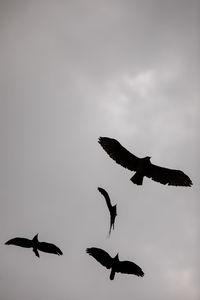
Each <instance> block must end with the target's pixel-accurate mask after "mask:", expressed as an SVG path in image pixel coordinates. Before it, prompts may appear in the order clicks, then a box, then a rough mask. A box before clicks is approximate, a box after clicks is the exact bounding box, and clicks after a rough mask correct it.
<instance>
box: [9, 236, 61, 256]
mask: <svg viewBox="0 0 200 300" xmlns="http://www.w3.org/2000/svg"><path fill="white" fill-rule="evenodd" d="M5 245H15V246H19V247H24V248H33V252H34V253H35V255H36V256H37V257H40V255H39V252H38V250H40V251H43V252H47V253H53V254H57V255H62V254H63V253H62V251H61V250H60V249H59V248H58V247H57V246H56V245H54V244H50V243H45V242H39V241H38V234H36V235H35V236H34V238H33V239H32V240H29V239H27V238H20V237H16V238H14V239H11V240H9V241H7V242H6V243H5Z"/></svg>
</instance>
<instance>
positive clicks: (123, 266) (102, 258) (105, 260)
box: [86, 247, 144, 280]
mask: <svg viewBox="0 0 200 300" xmlns="http://www.w3.org/2000/svg"><path fill="white" fill-rule="evenodd" d="M86 252H87V253H88V254H89V255H91V256H93V257H94V258H95V259H96V260H97V261H98V262H99V263H100V264H102V265H103V266H104V267H106V268H107V269H111V273H110V280H113V279H114V277H115V273H124V274H133V275H136V276H139V277H143V276H144V272H143V271H142V269H141V268H140V267H139V266H138V265H136V264H135V263H134V262H132V261H120V260H119V255H118V254H117V255H116V256H115V257H113V258H112V257H111V256H110V255H109V254H108V253H107V252H106V251H104V250H102V249H100V248H95V247H92V248H87V249H86Z"/></svg>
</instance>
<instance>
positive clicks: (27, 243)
mask: <svg viewBox="0 0 200 300" xmlns="http://www.w3.org/2000/svg"><path fill="white" fill-rule="evenodd" d="M5 245H15V246H19V247H24V248H31V247H33V243H32V240H29V239H26V238H20V237H16V238H14V239H11V240H9V241H7V242H6V243H5Z"/></svg>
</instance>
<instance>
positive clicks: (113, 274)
mask: <svg viewBox="0 0 200 300" xmlns="http://www.w3.org/2000/svg"><path fill="white" fill-rule="evenodd" d="M114 278H115V270H114V269H113V268H112V270H111V273H110V280H113V279H114Z"/></svg>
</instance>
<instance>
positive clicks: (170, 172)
mask: <svg viewBox="0 0 200 300" xmlns="http://www.w3.org/2000/svg"><path fill="white" fill-rule="evenodd" d="M98 142H99V144H100V145H101V146H102V147H103V149H104V150H105V151H106V152H107V154H108V155H109V156H110V157H111V158H112V159H113V160H115V161H116V163H118V164H120V165H121V166H122V167H124V168H127V169H129V170H131V171H135V172H136V173H135V174H134V176H133V177H132V178H131V179H130V180H131V181H132V182H133V183H135V184H137V185H142V183H143V178H144V176H146V177H148V178H151V179H152V180H154V181H157V182H159V183H162V184H167V185H173V186H191V185H192V181H191V179H190V178H189V177H188V176H187V175H186V174H185V173H183V172H182V171H180V170H174V169H168V168H163V167H159V166H156V165H154V164H152V163H151V161H150V158H151V157H149V156H146V157H144V158H139V157H137V156H135V155H134V154H132V153H131V152H129V151H128V150H127V149H125V148H124V147H123V146H122V145H121V144H120V143H119V142H118V141H117V140H115V139H112V138H108V137H100V138H99V141H98Z"/></svg>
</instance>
